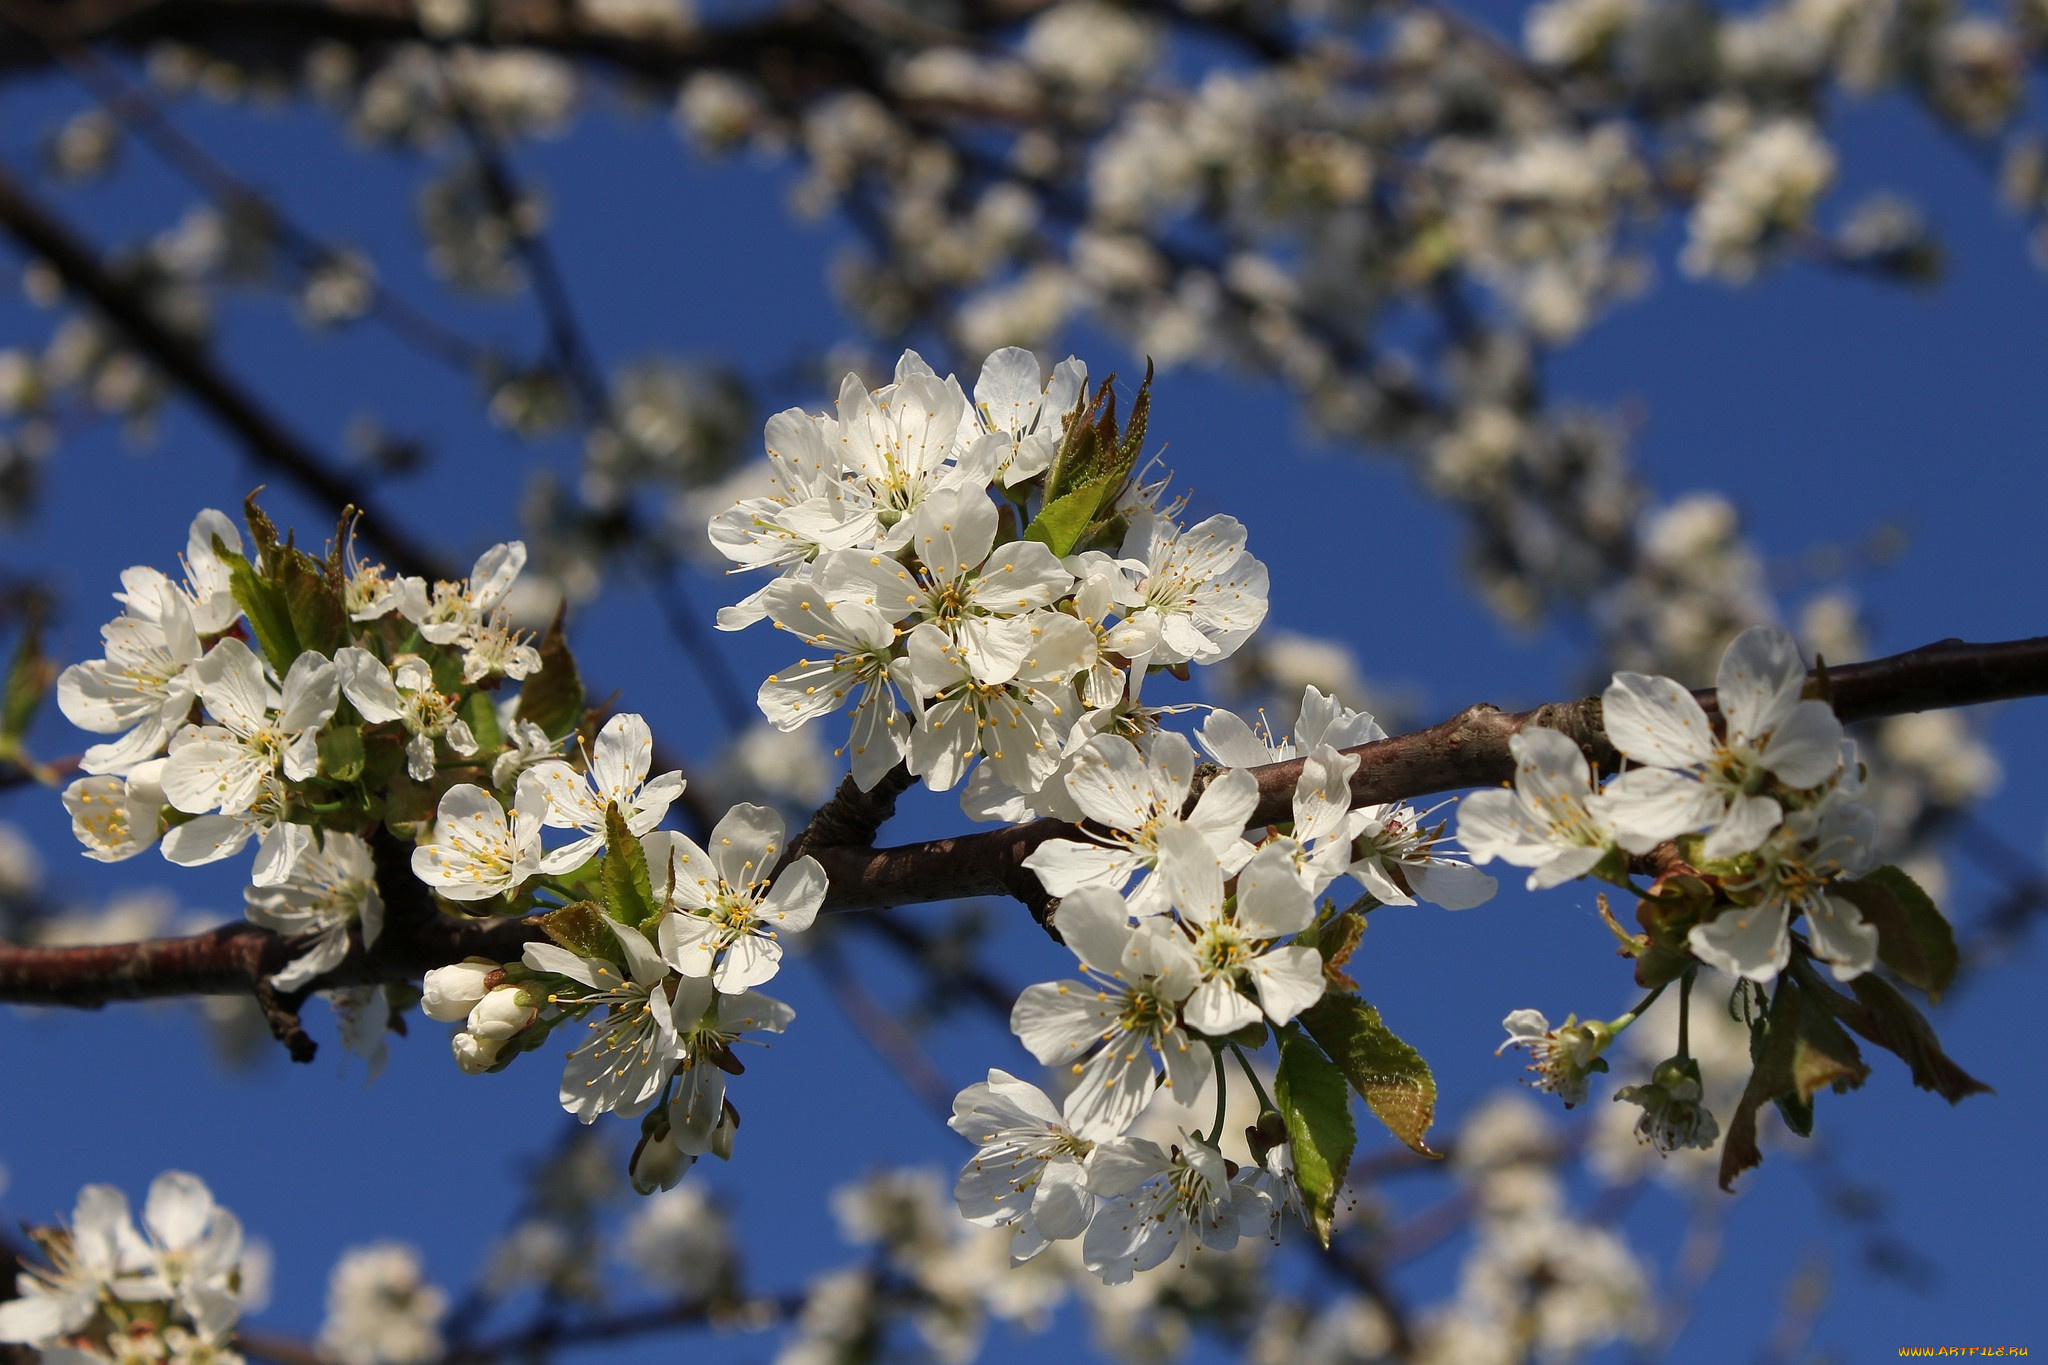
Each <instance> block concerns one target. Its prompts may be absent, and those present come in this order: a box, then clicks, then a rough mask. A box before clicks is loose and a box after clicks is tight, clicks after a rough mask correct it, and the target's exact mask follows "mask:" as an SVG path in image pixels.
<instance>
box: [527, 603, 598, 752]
mask: <svg viewBox="0 0 2048 1365" xmlns="http://www.w3.org/2000/svg"><path fill="white" fill-rule="evenodd" d="M517 714H518V716H519V719H521V720H524V721H531V722H532V723H533V724H535V725H538V726H539V727H540V728H541V729H543V730H545V731H547V734H548V738H550V739H560V738H562V736H564V735H566V734H568V733H569V732H570V731H571V730H574V729H575V728H576V725H577V722H579V721H581V720H582V719H583V679H582V677H581V676H580V675H579V674H578V673H577V672H576V656H575V655H573V654H571V653H570V652H569V637H568V636H567V635H564V634H563V633H562V613H561V612H560V611H557V612H556V613H555V619H554V622H553V623H552V624H551V625H549V626H548V633H547V634H546V635H544V636H543V637H541V642H540V672H538V673H536V674H534V675H533V676H531V677H529V678H528V679H527V680H526V685H525V686H524V687H522V688H521V689H520V690H519V709H518V712H517Z"/></svg>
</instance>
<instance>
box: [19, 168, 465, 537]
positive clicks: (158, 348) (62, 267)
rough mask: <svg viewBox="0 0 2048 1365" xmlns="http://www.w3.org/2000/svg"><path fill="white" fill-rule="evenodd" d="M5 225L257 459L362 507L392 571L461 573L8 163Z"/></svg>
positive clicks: (323, 495)
mask: <svg viewBox="0 0 2048 1365" xmlns="http://www.w3.org/2000/svg"><path fill="white" fill-rule="evenodd" d="M0 229H5V231H6V232H7V234H8V235H9V236H11V237H13V238H14V240H15V241H16V242H17V243H19V244H20V245H21V246H22V248H23V249H25V250H26V251H28V252H29V253H30V254H32V255H34V256H36V257H38V258H40V259H42V260H43V261H46V262H47V263H48V264H49V266H50V268H51V269H52V270H54V271H55V272H56V273H57V275H58V277H59V278H60V279H62V280H63V281H64V284H65V285H66V287H68V288H69V289H71V290H73V291H74V292H76V293H78V294H81V295H83V296H84V297H85V298H86V299H87V300H89V301H90V302H91V304H92V306H93V307H94V308H95V309H96V310H98V312H99V313H100V314H101V316H103V317H105V318H106V320H107V321H108V322H109V323H111V324H113V326H114V327H116V328H117V329H118V330H120V331H121V332H122V333H123V334H124V335H125V336H126V337H127V339H128V341H129V343H130V344H132V345H133V346H134V347H135V348H136V349H137V350H138V351H140V352H142V354H143V355H144V356H145V357H147V358H148V360H149V361H150V362H151V363H152V364H154V365H155V366H156V367H157V368H158V369H160V370H162V371H163V372H164V373H165V375H167V376H168V377H169V378H170V379H171V380H172V381H173V382H175V383H176V384H178V385H179V386H180V387H181V388H183V389H184V390H185V391H186V392H187V393H188V394H190V395H191V397H192V399H193V401H195V402H196V403H198V404H199V406H200V407H201V408H203V409H204V410H205V411H206V413H207V415H208V416H210V417H212V418H213V420H214V421H215V422H217V423H218V424H219V425H220V426H221V427H223V428H224V429H225V430H226V431H227V432H228V434H229V435H231V436H233V437H234V438H235V440H236V441H237V442H239V443H240V445H241V446H242V448H243V450H245V451H246V452H247V453H248V454H249V456H250V457H251V458H252V459H253V460H255V461H256V462H257V463H258V464H259V465H262V466H263V467H265V468H266V469H270V470H274V471H275V472H276V473H278V474H279V475H281V476H283V477H284V478H285V479H287V480H289V481H290V482H291V484H292V485H293V486H294V487H296V488H298V489H299V490H300V491H301V492H303V493H305V494H307V495H308V496H310V497H313V498H316V499H318V500H319V501H320V502H321V503H323V504H324V505H326V506H329V507H332V508H336V509H339V508H342V507H345V506H350V505H353V506H355V507H356V508H358V509H359V510H360V511H361V512H362V513H363V533H364V535H366V536H368V537H369V538H370V539H372V540H374V541H375V542H376V543H377V544H378V545H379V546H381V547H382V548H383V550H384V552H385V553H386V554H388V555H389V556H390V557H391V560H392V565H393V567H395V568H397V569H399V570H400V571H401V572H404V573H409V574H421V575H424V576H426V577H428V578H453V577H456V576H458V575H457V571H456V570H454V569H453V568H451V567H450V566H449V565H448V564H447V562H446V561H444V560H443V559H442V558H441V556H440V555H439V554H438V553H436V552H435V551H434V550H432V549H430V548H429V547H428V546H426V545H425V544H423V543H421V542H419V541H417V540H414V539H413V538H412V536H411V534H410V533H408V532H406V531H404V530H403V529H402V528H401V525H400V523H399V522H398V520H397V519H396V518H395V517H393V516H391V515H390V514H389V513H388V512H387V511H386V510H385V509H384V507H383V506H382V505H381V503H380V502H379V500H378V499H377V498H375V497H374V496H372V494H371V493H370V490H369V488H368V486H367V485H366V484H363V483H359V482H357V481H355V480H353V479H350V478H348V477H346V476H345V475H343V474H340V473H338V472H336V471H335V470H334V469H333V468H332V467H330V466H329V465H328V464H327V462H326V460H325V459H324V458H323V457H322V456H321V455H320V454H319V453H318V452H317V451H315V450H314V449H313V448H312V447H311V446H309V445H308V444H307V443H306V442H305V441H304V440H303V439H301V438H300V437H299V436H298V435H297V434H296V433H294V432H293V431H292V430H291V429H290V428H289V427H288V426H286V425H285V423H284V421H283V420H282V419H281V418H279V417H278V416H277V415H276V414H274V413H272V412H271V411H270V410H269V409H267V408H265V407H264V406H263V405H262V404H261V403H260V402H258V401H257V400H256V398H255V397H253V396H252V395H251V394H250V393H249V392H248V391H247V390H245V389H244V388H242V387H241V385H239V384H238V383H236V382H235V381H234V380H233V379H232V378H230V377H229V376H228V374H227V372H226V371H224V370H223V369H221V368H220V366H219V365H218V364H217V363H216V362H215V360H214V358H213V357H212V355H210V354H209V353H208V351H207V348H206V346H205V345H204V343H203V342H201V341H199V340H198V339H196V338H193V337H189V336H185V335H183V334H181V333H179V332H178V331H176V330H175V329H173V328H172V327H171V326H170V325H169V324H168V323H166V322H165V321H164V320H163V319H162V318H160V317H159V316H157V314H156V312H155V310H153V309H152V308H151V307H150V305H149V303H148V301H147V300H146V299H145V298H144V297H143V296H142V295H141V294H140V293H139V292H138V291H136V290H134V289H131V288H130V287H129V286H127V285H125V284H123V283H122V282H121V281H120V280H119V279H117V278H116V277H115V276H114V275H113V273H112V272H110V271H109V270H108V269H107V268H106V267H105V266H104V265H102V264H101V261H100V257H99V253H98V252H97V251H96V250H94V249H93V247H92V246H91V245H90V244H89V243H87V242H86V241H85V240H84V239H83V238H81V237H80V236H79V235H78V234H77V233H76V232H74V231H73V230H72V229H71V227H70V226H69V225H68V224H66V223H65V222H64V221H63V220H62V219H60V218H58V217H57V216H56V215H55V214H54V213H52V212H51V211H50V210H49V209H48V208H47V207H45V206H44V205H43V204H41V203H40V202H38V201H37V200H36V199H35V198H34V196H32V195H31V194H30V193H29V192H28V190H27V188H26V187H25V186H24V185H23V184H22V183H21V182H20V181H19V180H17V179H15V178H14V176H13V174H12V173H11V172H9V171H8V170H7V169H6V168H5V167H4V166H0Z"/></svg>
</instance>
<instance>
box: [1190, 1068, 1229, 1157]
mask: <svg viewBox="0 0 2048 1365" xmlns="http://www.w3.org/2000/svg"><path fill="white" fill-rule="evenodd" d="M1211 1051H1212V1052H1213V1053H1214V1054H1215V1060H1216V1065H1215V1066H1214V1067H1213V1068H1212V1070H1213V1071H1214V1072H1215V1075H1216V1121H1215V1123H1213V1124H1212V1125H1210V1129H1209V1136H1208V1137H1206V1138H1202V1141H1204V1142H1206V1143H1208V1144H1209V1145H1210V1146H1211V1147H1221V1146H1222V1145H1223V1106H1224V1105H1225V1104H1226V1103H1228V1101H1229V1099H1230V1073H1229V1072H1228V1071H1226V1070H1224V1069H1223V1049H1222V1048H1221V1047H1212V1048H1211ZM1195 1136H1196V1137H1198V1138H1201V1137H1202V1134H1201V1131H1200V1130H1199V1129H1198V1130H1196V1132H1195Z"/></svg>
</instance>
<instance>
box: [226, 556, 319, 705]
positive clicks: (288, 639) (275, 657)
mask: <svg viewBox="0 0 2048 1365" xmlns="http://www.w3.org/2000/svg"><path fill="white" fill-rule="evenodd" d="M213 552H214V554H216V555H218V556H219V557H220V561H221V563H223V564H225V565H227V566H228V589H229V591H230V592H232V593H233V594H234V597H235V605H236V606H238V607H240V608H241V609H242V614H243V615H244V616H247V617H248V618H249V629H250V630H251V631H253V632H255V635H256V647H257V648H258V649H260V650H262V651H263V656H264V657H265V658H266V659H269V660H270V666H271V667H272V668H274V669H276V670H277V671H278V672H279V673H280V674H283V673H288V672H290V671H291V666H292V660H294V659H296V658H298V657H299V655H300V654H301V653H302V652H303V651H302V650H300V648H299V632H298V630H297V629H296V628H294V627H293V625H292V609H291V604H290V603H288V602H286V601H285V597H284V592H283V590H282V589H280V588H279V587H278V586H277V585H276V584H275V583H272V582H270V581H269V580H267V579H265V578H264V577H262V576H261V575H260V574H258V573H257V572H256V569H255V566H254V565H252V564H250V563H249V561H248V560H246V559H244V558H243V557H242V556H241V555H238V554H236V553H235V552H234V551H233V550H230V549H229V548H228V547H227V544H226V542H224V541H223V540H221V538H220V537H219V536H215V537H214V539H213Z"/></svg>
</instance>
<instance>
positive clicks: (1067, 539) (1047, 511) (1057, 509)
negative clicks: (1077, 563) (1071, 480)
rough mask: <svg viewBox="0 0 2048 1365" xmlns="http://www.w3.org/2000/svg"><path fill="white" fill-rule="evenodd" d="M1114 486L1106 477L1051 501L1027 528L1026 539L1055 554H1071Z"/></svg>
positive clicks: (1025, 531) (1025, 529)
mask: <svg viewBox="0 0 2048 1365" xmlns="http://www.w3.org/2000/svg"><path fill="white" fill-rule="evenodd" d="M1111 486H1112V481H1111V479H1110V478H1109V477H1108V476H1106V475H1105V476H1104V477H1102V478H1099V479H1096V480H1094V481H1092V482H1090V483H1086V484H1083V485H1082V486H1081V487H1079V488H1076V489H1075V490H1074V491H1073V492H1071V493H1068V494H1066V495H1064V496H1063V497H1058V498H1055V499H1053V500H1052V501H1051V502H1048V503H1047V504H1046V505H1045V506H1044V507H1043V508H1042V509H1040V511H1039V513H1038V515H1037V516H1035V517H1033V518H1032V519H1031V524H1030V525H1029V526H1027V527H1025V528H1024V539H1026V540H1035V541H1037V542H1038V543H1039V544H1040V545H1043V546H1045V547H1046V548H1047V549H1049V550H1051V551H1052V552H1053V553H1054V554H1056V555H1061V556H1064V555H1068V554H1072V553H1073V550H1074V546H1075V545H1076V544H1077V543H1078V542H1079V541H1080V539H1081V537H1082V535H1083V534H1084V533H1086V531H1087V530H1088V525H1089V523H1090V522H1092V521H1094V520H1095V513H1096V510H1097V508H1098V507H1099V506H1100V504H1101V502H1102V498H1103V495H1104V494H1105V493H1107V492H1108V491H1109V490H1110V488H1111Z"/></svg>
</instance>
